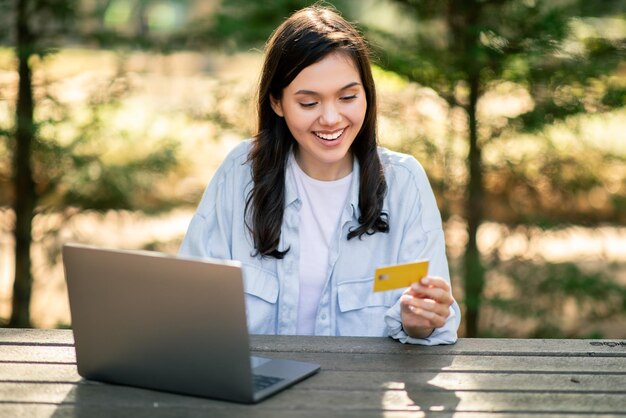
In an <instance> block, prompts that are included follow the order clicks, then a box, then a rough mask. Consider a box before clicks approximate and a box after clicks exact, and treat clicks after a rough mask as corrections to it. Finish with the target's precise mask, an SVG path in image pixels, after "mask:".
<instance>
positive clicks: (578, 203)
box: [0, 0, 626, 338]
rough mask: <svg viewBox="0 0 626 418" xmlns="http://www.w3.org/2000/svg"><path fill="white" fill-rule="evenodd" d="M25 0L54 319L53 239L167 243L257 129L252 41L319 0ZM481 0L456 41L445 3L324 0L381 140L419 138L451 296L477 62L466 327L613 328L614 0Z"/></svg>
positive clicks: (618, 220)
mask: <svg viewBox="0 0 626 418" xmlns="http://www.w3.org/2000/svg"><path fill="white" fill-rule="evenodd" d="M18 3H19V2H18V1H11V0H9V1H0V26H1V27H2V28H3V29H2V30H0V41H1V43H0V139H1V142H0V321H1V322H2V323H3V324H8V323H9V320H10V318H11V314H12V301H13V284H14V279H15V267H14V266H15V250H14V249H15V236H14V232H13V230H14V225H15V220H16V215H15V211H14V209H13V204H14V202H15V199H16V196H17V195H18V194H19V193H16V192H15V189H14V186H13V183H12V181H13V180H12V179H13V178H14V173H15V169H14V157H15V150H16V140H15V132H16V113H17V101H18V95H19V93H18V92H19V89H18V80H19V73H18V54H17V51H18V50H19V48H18V46H19V36H18V35H17V32H18V30H17V27H18V25H17V22H18V21H19V19H18V16H19V13H18V10H17V6H16V5H17V4H18ZM27 3H29V6H28V8H27V13H26V16H27V21H28V24H29V25H30V31H31V32H32V33H33V34H34V35H35V36H34V39H35V42H34V44H33V45H34V46H33V48H32V50H31V54H32V55H30V57H29V59H28V62H29V64H30V68H31V70H32V88H33V97H34V106H33V108H34V130H33V132H34V137H33V138H34V142H33V147H32V154H31V161H32V176H33V178H34V180H35V191H36V196H37V205H36V211H35V215H34V218H33V224H32V231H31V236H32V245H31V251H30V255H31V258H32V269H31V271H32V277H33V287H32V297H31V298H30V324H31V325H32V326H35V327H43V328H52V327H68V326H70V325H71V324H70V318H69V310H68V304H67V295H66V288H65V284H64V278H63V270H62V265H61V263H60V248H61V246H62V244H63V243H65V242H69V241H74V242H82V243H91V244H97V245H103V246H107V247H113V248H129V249H135V248H141V249H150V250H157V251H163V252H166V253H172V254H175V253H176V252H177V249H178V245H179V244H180V241H181V239H182V237H183V235H184V233H185V230H186V227H187V224H188V222H189V220H190V218H191V216H192V214H193V211H194V208H195V205H196V204H197V202H198V201H199V198H200V196H201V193H202V191H203V189H204V187H205V186H206V184H207V183H208V182H209V180H210V179H211V176H212V174H213V173H214V171H215V169H216V168H217V166H218V165H219V163H220V161H221V160H222V159H223V157H224V156H225V155H226V153H227V152H228V151H229V150H230V149H231V148H232V147H233V146H235V145H236V144H237V143H238V142H239V141H241V140H242V139H244V138H248V137H250V135H252V134H253V133H254V125H255V113H254V94H255V86H256V82H257V80H258V76H259V69H260V65H261V62H262V49H263V43H264V41H265V40H266V39H267V37H268V36H269V34H270V33H271V31H272V30H273V28H274V27H275V26H276V25H277V24H278V23H280V21H281V20H282V19H283V18H284V17H285V16H287V15H289V14H290V13H291V12H292V11H294V10H296V9H298V8H300V7H302V6H305V5H308V4H311V3H312V2H307V1H296V0H292V1H287V0H282V1H280V0H274V1H267V2H257V1H255V0H250V1H245V0H232V1H227V0H224V1H217V0H214V1H201V0H187V1H185V0H179V1H174V0H170V1H166V0H160V1H156V0H154V1H150V0H134V1H133V0H124V1H122V0H109V1H104V0H79V1H71V2H70V1H68V2H64V1H59V2H58V4H57V5H56V6H55V8H53V10H50V9H48V8H47V6H46V3H47V2H42V1H36V0H32V1H30V2H27ZM495 3H497V4H500V6H497V5H494V6H492V7H501V8H502V10H492V11H491V12H498V13H500V14H499V15H498V14H495V15H494V14H493V13H490V11H487V12H485V14H484V15H485V16H484V17H483V20H481V21H478V22H475V23H474V26H473V27H474V28H477V30H478V32H476V33H478V35H477V37H476V38H475V41H476V45H477V46H476V50H475V51H474V50H472V51H469V52H468V51H462V50H459V49H458V46H459V44H458V41H459V39H461V40H463V39H465V41H467V39H469V38H467V39H466V35H464V34H460V32H459V33H456V32H454V31H453V30H452V29H453V28H452V29H451V27H450V26H449V25H448V23H449V22H447V21H446V16H448V14H447V13H448V12H447V11H446V10H447V9H446V5H447V4H448V2H436V1H430V2H429V1H426V2H417V1H410V0H409V1H394V0H387V1H373V0H372V1H359V2H357V1H348V0H344V1H337V2H334V5H335V6H336V7H337V8H338V9H339V10H340V11H341V13H342V14H343V15H344V16H346V17H347V18H348V19H349V20H352V21H356V22H357V23H358V24H359V27H360V28H361V30H362V31H363V33H364V35H365V36H366V37H367V39H368V40H369V41H370V43H371V45H372V49H373V50H374V60H373V61H374V63H375V64H374V75H375V79H376V83H377V88H378V93H379V97H380V99H379V100H380V104H379V117H380V119H379V121H380V123H379V138H380V142H381V144H382V145H384V146H387V147H389V148H392V149H395V150H399V151H403V152H407V153H411V154H413V155H414V156H415V157H416V158H418V160H420V162H421V163H422V164H423V166H424V167H425V169H426V172H427V173H428V175H429V178H430V180H431V183H432V185H433V188H434V190H435V193H436V195H437V199H438V202H439V207H440V209H441V211H442V215H443V217H444V223H445V225H444V227H445V232H446V237H447V244H448V256H449V259H450V266H451V274H452V279H453V286H454V293H455V296H456V297H457V299H458V300H459V301H460V302H461V304H462V306H463V309H464V310H466V309H467V306H468V304H467V303H466V302H467V301H468V300H469V298H468V297H467V289H468V286H472V283H475V282H472V280H470V281H468V279H467V278H466V277H465V276H466V275H467V274H468V272H467V268H466V267H465V266H466V264H465V262H464V260H465V259H466V257H467V256H466V253H467V248H468V245H467V244H468V242H469V241H470V240H471V235H472V228H468V225H469V224H468V219H471V216H468V215H471V214H472V212H471V210H470V209H468V205H467V199H468V198H469V196H470V192H469V190H470V183H471V182H470V178H471V176H472V174H471V172H470V170H469V169H468V167H469V166H468V158H469V157H468V153H469V150H470V145H469V144H470V141H469V139H468V138H469V137H470V131H471V126H472V123H471V94H470V92H471V88H472V86H471V83H468V81H467V80H468V76H467V74H469V73H471V68H473V67H474V66H476V68H477V70H476V74H478V80H477V82H478V83H479V89H478V90H477V91H478V92H479V97H478V100H477V102H476V106H475V109H474V115H475V120H476V121H477V127H476V130H475V133H476V136H477V146H478V147H479V148H480V155H479V158H480V163H481V164H480V167H481V181H480V194H478V195H477V196H479V198H480V199H479V201H480V202H481V203H482V206H481V207H482V210H481V212H480V217H479V219H478V225H479V226H478V229H477V231H476V234H475V236H476V240H477V244H478V250H479V256H480V262H481V269H482V270H481V271H483V272H484V288H482V289H480V292H479V296H480V304H479V305H478V306H477V311H478V313H479V315H478V316H477V320H478V323H477V328H476V329H477V331H476V332H471V333H470V334H471V335H472V336H476V335H478V336H485V337H489V336H498V337H541V338H558V337H581V338H586V337H605V338H626V107H625V106H624V102H625V100H626V61H624V59H623V58H624V53H625V51H626V15H625V13H624V10H626V2H623V1H606V2H593V3H597V4H595V5H589V4H587V5H585V2H582V1H574V0H571V1H569V0H561V1H540V0H519V1H514V0H510V1H504V2H495ZM586 3H589V2H586ZM59 5H64V6H62V7H61V6H59ZM455 13H457V14H458V15H459V16H464V13H466V11H463V10H457V11H455ZM502 16H509V17H510V20H507V19H505V18H502ZM492 19H493V21H492ZM520 22H526V23H524V24H527V26H528V27H522V28H520V25H521V23H520ZM521 26H523V25H521ZM525 30H526V32H524V31H525ZM533 34H534V35H533ZM533 36H534V37H533ZM464 60H465V61H464ZM465 67H467V68H469V69H468V70H467V73H466V72H464V71H465ZM474 155H475V154H474ZM472 193H473V192H472ZM481 277H483V276H481ZM471 306H476V305H471ZM465 332H466V328H465V327H463V328H462V330H461V333H462V335H465Z"/></svg>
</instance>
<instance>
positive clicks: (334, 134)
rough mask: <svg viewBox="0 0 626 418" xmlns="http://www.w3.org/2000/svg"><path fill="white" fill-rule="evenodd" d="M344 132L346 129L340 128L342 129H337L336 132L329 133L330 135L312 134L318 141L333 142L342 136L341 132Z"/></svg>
mask: <svg viewBox="0 0 626 418" xmlns="http://www.w3.org/2000/svg"><path fill="white" fill-rule="evenodd" d="M345 130H346V128H342V129H339V130H338V131H335V132H331V133H322V132H313V133H314V134H315V136H317V137H318V138H320V139H323V140H324V141H334V140H335V139H337V138H339V137H340V136H341V135H342V134H343V131H345Z"/></svg>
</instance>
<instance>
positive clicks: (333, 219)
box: [289, 154, 352, 335]
mask: <svg viewBox="0 0 626 418" xmlns="http://www.w3.org/2000/svg"><path fill="white" fill-rule="evenodd" d="M289 169H290V170H292V172H293V176H294V178H295V180H296V187H297V189H298V195H299V197H300V200H301V202H302V207H301V208H300V298H299V302H298V324H297V333H298V334H299V335H313V334H314V333H315V317H316V315H317V308H318V306H319V301H320V298H321V295H322V291H323V290H324V286H325V285H326V281H327V280H328V273H329V272H328V267H329V263H328V248H329V247H330V242H331V240H332V237H333V235H334V234H337V233H339V230H338V226H339V219H340V218H341V212H342V211H343V208H344V207H345V205H346V201H347V199H348V192H349V190H350V183H351V181H352V173H350V174H348V175H347V176H346V177H343V178H341V179H339V180H333V181H322V180H316V179H314V178H311V177H309V176H308V175H307V174H306V173H305V172H304V171H302V169H301V168H300V166H299V165H298V163H297V162H296V159H295V157H294V155H293V154H291V156H290V158H289Z"/></svg>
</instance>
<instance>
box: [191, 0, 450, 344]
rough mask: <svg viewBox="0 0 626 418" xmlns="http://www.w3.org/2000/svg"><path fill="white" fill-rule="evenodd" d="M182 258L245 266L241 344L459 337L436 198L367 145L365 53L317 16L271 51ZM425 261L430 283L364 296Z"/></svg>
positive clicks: (371, 113)
mask: <svg viewBox="0 0 626 418" xmlns="http://www.w3.org/2000/svg"><path fill="white" fill-rule="evenodd" d="M180 255H181V256H192V257H211V258H222V259H235V260H239V261H241V263H242V265H243V269H244V288H245V292H246V307H247V311H248V312H247V313H248V327H249V330H250V332H251V333H262V334H265V333H268V334H309V335H312V334H313V335H362V336H391V337H393V338H395V339H398V340H400V341H402V342H408V343H415V344H428V345H430V344H445V343H453V342H455V341H456V338H457V334H456V332H457V328H458V325H459V321H460V312H459V307H458V305H457V303H456V302H455V301H454V299H453V298H452V294H451V291H450V284H449V283H450V280H449V272H448V264H447V260H446V256H445V244H444V236H443V230H442V225H441V217H440V214H439V211H438V209H437V205H436V202H435V198H434V196H433V192H432V189H431V187H430V185H429V183H428V179H427V177H426V175H425V173H424V171H423V169H422V167H421V166H420V165H419V163H418V162H417V161H416V160H415V159H414V158H413V157H410V156H408V155H404V154H399V153H394V152H391V151H388V150H386V149H383V148H379V147H378V146H377V138H376V92H375V86H374V81H373V78H372V73H371V69H370V64H369V58H368V51H367V47H366V45H365V43H364V41H363V39H362V38H361V36H360V35H359V34H358V32H357V31H356V29H355V28H354V27H353V26H351V25H350V24H349V23H348V22H346V21H345V20H344V19H343V18H342V17H340V16H339V15H338V14H337V13H336V12H334V11H332V10H329V9H327V8H321V7H315V6H314V7H310V8H306V9H303V10H300V11H298V12H296V13H295V14H293V15H292V16H291V17H289V18H288V19H287V20H286V21H285V22H284V23H283V24H282V25H281V26H279V27H278V28H277V29H276V31H275V32H274V33H273V34H272V36H271V38H270V39H269V41H268V44H267V47H266V56H265V62H264V65H263V70H262V74H261V79H260V83H259V91H258V133H257V134H256V135H255V136H254V137H253V138H252V140H250V141H245V142H243V143H242V144H240V145H239V146H237V147H236V148H235V149H234V150H233V151H231V153H230V154H229V155H228V156H227V157H226V159H225V161H224V162H223V163H222V164H221V166H220V168H219V169H218V171H217V172H216V174H215V176H214V178H213V179H212V180H211V182H210V184H209V186H208V187H207V189H206V191H205V193H204V196H203V197H202V200H201V202H200V204H199V206H198V209H197V212H196V214H195V215H194V217H193V219H192V220H191V223H190V225H189V229H188V231H187V234H186V236H185V238H184V240H183V243H182V246H181V249H180ZM421 259H428V260H429V261H430V268H429V274H430V275H429V276H428V277H427V278H425V279H424V280H421V282H419V283H418V280H419V278H418V277H416V283H414V284H413V285H411V287H410V288H408V289H399V290H397V291H386V292H380V293H373V292H372V287H373V279H374V270H375V269H376V268H377V267H381V266H387V265H393V264H399V263H407V262H412V261H415V260H421Z"/></svg>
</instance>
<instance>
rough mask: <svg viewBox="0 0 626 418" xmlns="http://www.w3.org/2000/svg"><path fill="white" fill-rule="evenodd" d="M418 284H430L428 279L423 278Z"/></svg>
mask: <svg viewBox="0 0 626 418" xmlns="http://www.w3.org/2000/svg"><path fill="white" fill-rule="evenodd" d="M420 283H422V284H429V283H430V279H429V278H428V277H424V278H422V280H420Z"/></svg>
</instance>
